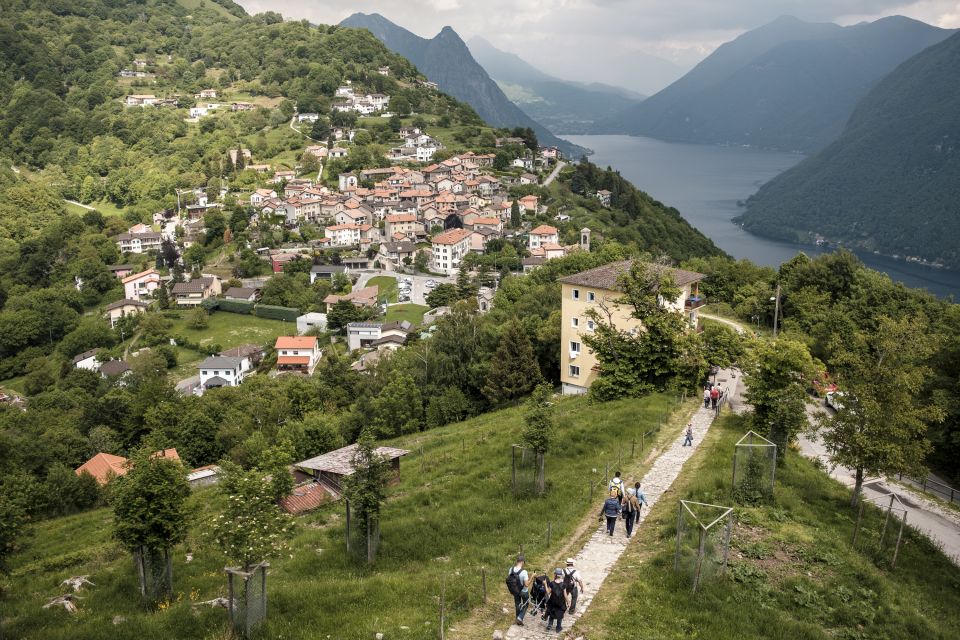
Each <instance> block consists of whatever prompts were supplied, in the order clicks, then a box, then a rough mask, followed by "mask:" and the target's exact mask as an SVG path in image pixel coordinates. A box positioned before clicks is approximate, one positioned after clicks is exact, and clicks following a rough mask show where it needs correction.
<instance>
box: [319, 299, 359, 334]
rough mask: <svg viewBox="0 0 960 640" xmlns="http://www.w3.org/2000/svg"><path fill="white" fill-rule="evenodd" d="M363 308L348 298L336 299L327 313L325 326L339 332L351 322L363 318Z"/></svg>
mask: <svg viewBox="0 0 960 640" xmlns="http://www.w3.org/2000/svg"><path fill="white" fill-rule="evenodd" d="M364 316H365V314H364V313H363V310H362V309H360V308H359V307H357V306H356V305H355V304H353V303H352V302H350V301H349V300H338V301H337V302H335V303H334V305H333V307H332V308H331V309H330V311H329V312H328V313H327V327H328V328H329V329H330V330H331V331H337V332H341V331H343V330H344V329H346V327H347V325H348V324H350V323H351V322H360V321H361V320H363V319H364Z"/></svg>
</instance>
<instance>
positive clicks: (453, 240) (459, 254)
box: [431, 229, 471, 275]
mask: <svg viewBox="0 0 960 640" xmlns="http://www.w3.org/2000/svg"><path fill="white" fill-rule="evenodd" d="M470 234H471V232H470V231H467V230H466V229H448V230H447V231H444V232H443V233H439V234H437V235H435V236H434V237H433V240H432V241H431V244H432V246H433V268H434V269H435V270H437V271H442V272H443V273H446V274H447V275H453V274H455V273H456V272H457V270H458V269H459V268H460V261H461V260H462V259H463V256H465V255H467V253H469V252H470Z"/></svg>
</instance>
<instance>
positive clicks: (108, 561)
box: [2, 396, 693, 640]
mask: <svg viewBox="0 0 960 640" xmlns="http://www.w3.org/2000/svg"><path fill="white" fill-rule="evenodd" d="M671 403H672V400H671V399H669V398H666V397H664V396H654V397H649V398H644V399H639V400H624V401H619V402H613V403H607V404H602V405H590V404H588V403H587V401H586V399H585V398H576V399H561V400H559V401H558V402H557V403H556V405H555V406H556V408H557V423H558V426H557V432H556V440H555V442H556V446H555V451H553V452H551V453H549V454H548V455H547V459H546V474H547V483H548V492H547V495H546V496H545V497H543V498H540V499H538V498H533V497H522V496H521V497H515V496H514V495H513V494H512V491H511V490H510V445H511V444H512V443H514V442H516V441H517V440H518V439H519V437H520V432H521V429H522V415H523V413H522V409H520V408H514V409H508V410H504V411H500V412H497V413H491V414H486V415H484V416H481V417H478V418H475V419H472V420H470V421H467V422H464V423H460V424H456V425H450V426H447V427H443V428H440V429H434V430H431V431H429V432H424V433H419V434H413V435H410V436H406V437H403V438H400V439H399V440H397V441H395V442H392V443H391V444H394V445H396V446H401V447H404V448H406V449H408V450H410V451H411V454H410V455H408V456H407V457H405V458H404V459H403V462H402V470H401V476H402V477H401V480H400V483H399V484H398V485H396V486H394V487H392V488H391V489H390V490H389V495H390V497H389V499H388V501H387V503H386V505H385V507H384V512H383V514H382V525H381V535H382V541H381V545H380V551H379V557H378V560H377V563H376V565H375V566H374V567H373V568H369V567H367V566H366V565H365V563H364V562H363V561H362V560H360V559H358V558H357V557H355V556H350V555H348V554H347V553H346V551H345V549H344V543H343V522H342V517H341V513H342V504H340V503H337V504H333V505H329V506H327V507H325V508H322V509H321V510H319V511H317V512H314V513H313V514H310V515H307V516H304V517H301V518H299V519H298V523H299V525H298V528H297V530H296V532H295V534H294V535H293V536H292V538H291V540H290V543H291V546H290V549H289V551H288V553H287V554H285V555H284V556H282V557H280V558H275V559H273V560H272V561H271V569H270V577H269V581H268V592H269V607H268V611H269V618H268V620H267V623H266V625H265V627H264V628H262V630H261V631H260V633H258V634H257V637H262V638H281V637H283V638H326V637H328V636H329V637H330V638H336V639H337V640H353V639H358V640H359V639H363V640H368V639H369V638H373V637H374V634H375V633H377V632H382V633H384V634H386V637H387V638H391V639H418V640H419V639H421V638H435V637H438V623H439V615H438V597H439V594H440V591H441V588H442V589H443V590H444V594H445V606H446V616H447V617H446V620H447V623H448V624H449V625H452V626H456V623H457V621H458V620H462V618H463V617H464V616H465V615H466V614H467V613H468V612H470V611H471V610H472V609H473V608H474V607H478V606H481V601H482V586H481V580H482V575H483V573H482V571H485V572H486V577H487V586H488V589H489V590H490V595H491V601H493V600H494V599H502V595H503V594H502V591H503V584H502V582H503V581H502V579H501V577H500V574H501V573H502V572H503V571H504V570H505V568H506V567H507V566H509V565H510V563H511V559H512V556H513V555H514V554H515V553H516V552H517V549H518V548H519V547H520V546H521V545H523V548H524V551H525V553H526V554H527V556H528V557H529V558H530V560H531V562H532V563H533V564H535V565H537V566H541V565H547V564H550V565H552V564H555V563H556V562H557V561H558V559H560V558H562V557H564V554H567V553H569V550H568V549H567V548H566V541H567V540H568V539H569V538H572V537H576V536H577V535H579V534H582V533H583V531H584V527H583V526H582V525H583V524H584V522H587V521H589V522H591V523H593V524H595V520H594V519H593V513H594V509H595V508H596V504H594V503H593V502H591V501H590V488H589V487H590V483H591V482H597V483H603V482H604V479H603V475H604V468H605V464H610V465H611V466H615V465H616V464H617V461H618V457H620V456H622V459H623V460H622V461H623V468H624V470H625V472H626V475H627V476H628V477H631V478H632V477H639V474H640V473H642V471H643V469H644V468H646V466H647V465H646V464H645V463H644V462H642V461H641V458H642V455H641V453H640V451H639V447H638V450H637V456H636V458H634V459H631V458H630V444H629V443H628V442H625V440H626V439H629V438H632V437H633V436H634V435H635V434H636V433H638V432H639V430H641V429H648V428H651V427H653V426H655V425H656V424H657V422H658V420H659V419H660V418H661V416H662V415H664V413H666V414H667V415H668V416H669V408H670V406H671ZM692 408H693V403H692V402H690V403H687V404H686V405H684V406H683V407H682V410H681V411H680V412H678V413H677V415H676V416H675V418H674V420H673V421H672V423H671V426H670V427H669V428H668V429H664V430H663V431H661V434H660V436H659V437H660V439H661V440H662V439H665V438H667V437H671V438H672V437H675V436H676V435H677V434H678V433H679V429H680V424H681V423H682V421H683V419H684V416H685V415H687V413H688V412H689V411H690V410H692ZM421 451H422V453H421ZM649 451H650V450H649V449H648V451H647V452H646V453H649ZM598 496H599V491H598ZM192 500H193V502H194V504H195V505H196V507H197V509H198V517H197V519H196V523H195V525H194V527H193V530H192V533H191V536H190V537H189V540H188V542H187V543H186V544H185V545H183V546H181V547H178V548H177V549H176V550H175V555H174V590H175V593H176V597H175V598H174V602H173V603H171V604H170V605H169V607H166V608H164V609H163V610H160V611H156V612H150V611H146V610H145V609H144V608H143V607H142V606H141V605H140V603H139V602H138V595H137V586H136V576H135V571H134V566H133V563H132V561H131V560H130V558H129V556H128V555H126V554H125V553H124V552H123V551H122V550H121V549H119V548H118V547H117V545H116V544H115V543H114V542H112V541H111V540H110V527H109V521H110V512H109V511H108V510H106V509H99V510H96V511H91V512H86V513H82V514H79V515H75V516H70V517H66V518H59V519H55V520H47V521H42V522H38V523H37V524H36V526H35V527H34V535H33V536H32V537H30V538H29V539H28V540H26V544H25V548H24V549H23V551H22V552H21V553H19V554H17V555H15V556H14V557H13V558H12V561H11V570H12V575H11V578H10V589H9V590H6V592H5V593H6V595H5V598H4V602H3V606H2V610H3V612H4V615H5V616H6V619H7V627H6V629H7V633H8V634H9V636H10V637H14V638H19V637H36V638H40V637H42V638H44V639H49V640H56V639H63V640H67V639H69V640H74V639H75V638H84V639H85V640H88V639H89V640H96V639H103V640H108V639H109V640H115V639H116V638H121V637H123V638H138V640H150V639H161V638H162V639H167V638H225V637H226V635H225V633H224V629H225V627H226V612H225V611H224V610H223V609H210V608H208V607H199V608H194V607H192V606H191V604H192V603H193V602H197V601H203V600H209V599H211V598H214V597H217V596H223V595H225V588H226V586H225V585H226V583H225V578H224V574H223V567H224V566H225V564H226V562H227V560H226V558H224V557H223V556H222V555H221V554H220V553H219V552H218V551H216V550H215V549H214V548H212V547H210V546H208V544H207V542H206V539H205V538H204V531H205V529H206V527H205V523H206V522H207V521H209V519H210V517H211V516H212V515H213V514H212V510H213V509H214V508H215V506H216V503H217V500H218V495H217V494H216V493H215V492H211V491H210V490H202V491H200V492H198V493H196V494H195V495H194V496H193V498H192ZM594 502H595V501H594ZM548 526H550V527H551V532H552V540H551V542H550V544H549V545H548V544H547V541H546V531H547V528H548ZM188 550H190V551H192V553H193V554H194V560H193V562H191V563H189V564H188V563H186V562H185V553H186V551H188ZM85 574H88V575H89V576H90V580H91V581H92V582H94V583H96V587H91V588H88V589H86V590H85V591H84V592H83V593H81V594H80V595H82V596H83V597H84V599H83V600H81V601H80V613H78V614H76V615H73V616H71V615H70V614H68V613H66V612H64V611H63V610H62V609H46V610H45V609H42V608H41V605H42V604H44V603H45V602H46V601H47V599H48V598H50V597H52V596H55V595H58V594H60V593H62V590H61V587H59V586H58V585H59V583H60V581H61V580H63V579H64V578H66V577H69V576H72V575H85ZM441 585H442V586H441ZM118 615H119V616H123V618H124V621H123V622H121V623H120V624H118V625H116V626H115V625H114V624H112V623H111V621H112V620H113V618H114V616H118ZM485 637H489V634H485Z"/></svg>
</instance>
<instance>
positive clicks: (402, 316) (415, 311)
mask: <svg viewBox="0 0 960 640" xmlns="http://www.w3.org/2000/svg"><path fill="white" fill-rule="evenodd" d="M429 310H430V307H427V306H424V305H422V304H412V303H410V304H395V305H393V306H392V307H388V308H387V313H386V315H384V316H383V320H384V321H385V322H394V321H397V322H399V321H402V320H406V321H408V322H410V324H413V325H415V326H419V325H421V324H423V314H425V313H426V312H427V311H429Z"/></svg>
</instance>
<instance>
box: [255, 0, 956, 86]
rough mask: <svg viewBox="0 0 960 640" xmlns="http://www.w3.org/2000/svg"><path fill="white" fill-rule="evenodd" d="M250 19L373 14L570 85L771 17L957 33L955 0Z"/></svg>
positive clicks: (723, 1)
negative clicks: (482, 42) (897, 20)
mask: <svg viewBox="0 0 960 640" xmlns="http://www.w3.org/2000/svg"><path fill="white" fill-rule="evenodd" d="M239 2H240V3H241V4H242V5H243V6H244V8H246V9H247V11H249V12H251V13H257V12H260V11H279V12H280V13H282V14H283V15H284V16H285V17H288V18H306V19H309V20H310V21H312V22H320V23H327V24H329V23H337V22H339V21H340V20H342V19H343V18H345V17H347V16H348V15H350V14H352V13H354V12H357V11H361V12H364V13H373V12H376V13H380V14H382V15H384V16H385V17H387V18H388V19H390V20H392V21H393V22H395V23H397V24H399V25H400V26H402V27H405V28H407V29H409V30H410V31H413V32H414V33H417V34H418V35H421V36H424V37H428V38H429V37H433V36H434V35H435V34H436V33H437V32H438V31H439V30H440V29H441V28H442V27H443V26H445V25H450V26H452V27H453V28H454V29H455V30H456V31H457V32H458V33H459V34H460V35H461V36H463V38H464V39H465V40H469V39H470V37H472V36H475V35H481V36H483V37H484V38H486V39H487V40H489V41H490V42H492V43H493V44H494V45H496V46H497V47H499V48H501V49H503V50H506V51H510V52H513V53H516V54H518V55H520V56H521V57H523V58H524V59H526V60H527V61H528V62H530V63H532V64H534V65H535V66H538V67H540V68H541V69H543V70H544V71H547V72H550V73H553V74H555V75H557V76H560V77H564V78H567V79H571V80H591V79H595V78H596V77H597V75H596V74H597V69H598V65H601V66H602V65H610V64H614V65H616V64H620V65H623V64H625V62H626V64H629V62H628V61H630V60H634V61H636V60H638V57H637V56H635V55H633V54H635V53H636V52H643V53H645V54H652V55H655V56H658V57H661V58H664V59H667V60H670V61H672V62H674V63H677V64H680V65H682V66H685V67H689V66H692V65H693V64H695V63H696V62H697V61H699V60H700V59H701V58H703V57H704V56H706V55H707V54H708V53H710V51H712V50H713V49H714V48H715V47H716V46H718V45H719V44H722V43H723V42H725V41H727V40H730V39H732V38H734V37H736V36H737V35H738V34H740V33H742V32H743V31H746V30H749V29H752V28H754V27H757V26H760V25H762V24H764V23H766V22H769V21H770V20H773V19H774V18H776V17H777V16H779V15H784V14H790V15H795V16H797V17H799V18H802V19H804V20H810V21H832V22H839V23H841V24H853V23H856V22H859V21H861V20H872V19H875V18H878V17H882V16H885V15H893V14H901V15H906V16H910V17H912V18H916V19H918V20H923V21H924V22H929V23H931V24H935V25H939V26H942V27H951V28H955V27H960V0H916V1H912V0H239Z"/></svg>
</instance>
